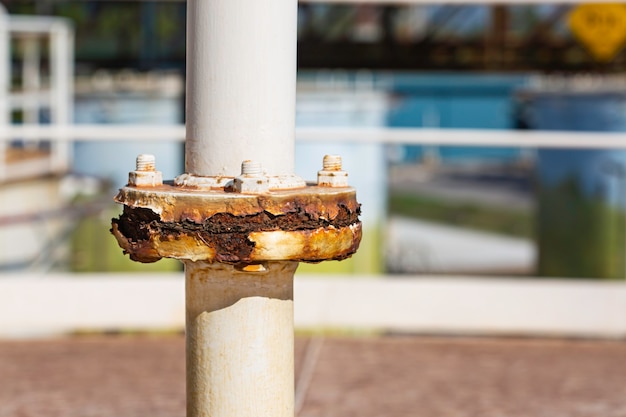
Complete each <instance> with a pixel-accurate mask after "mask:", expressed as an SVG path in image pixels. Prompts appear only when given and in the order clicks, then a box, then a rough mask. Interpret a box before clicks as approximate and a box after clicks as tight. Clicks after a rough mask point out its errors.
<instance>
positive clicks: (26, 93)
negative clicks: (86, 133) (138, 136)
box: [0, 7, 74, 181]
mask: <svg viewBox="0 0 626 417" xmlns="http://www.w3.org/2000/svg"><path fill="white" fill-rule="evenodd" d="M11 39H14V40H16V41H17V42H18V43H20V44H21V47H22V48H21V50H22V51H23V54H22V56H21V59H22V63H23V65H22V72H21V74H20V77H19V78H20V80H21V85H20V87H19V89H18V90H16V91H11V86H10V80H11V78H12V76H11V67H12V64H11V63H12V60H11V57H12V51H11V42H10V41H11ZM42 40H46V41H47V48H48V50H49V53H48V56H49V57H50V73H49V77H48V82H47V83H44V82H43V77H42V71H41V70H42V68H41V63H40V58H41V54H42V51H41V48H40V44H41V41H42ZM73 66H74V29H73V25H72V23H71V21H69V20H68V19H64V18H58V17H44V16H8V15H6V12H5V10H4V9H3V8H1V7H0V67H2V68H0V102H1V104H0V126H3V127H5V126H10V123H11V119H12V112H13V111H15V110H22V112H23V123H24V124H23V125H22V127H24V128H27V129H28V128H37V126H41V125H40V115H39V112H40V110H42V109H48V110H49V112H50V125H47V126H48V127H54V126H56V125H67V124H69V123H71V122H72V121H73V96H74V94H73V87H74V86H73V73H74V69H73ZM5 139H8V140H20V141H24V142H25V143H28V142H27V141H29V142H30V143H29V144H30V145H34V146H37V144H38V143H39V141H40V140H44V139H49V138H43V137H38V136H31V137H23V136H21V135H12V136H8V137H5ZM0 142H1V143H0V181H3V180H7V179H13V178H14V177H20V176H24V175H31V176H32V175H38V174H46V173H50V172H53V173H54V172H63V171H65V170H67V169H68V168H69V164H70V159H71V154H70V150H71V144H69V143H67V141H55V142H53V143H52V144H51V152H50V154H49V155H47V156H46V157H45V158H44V159H45V160H41V158H40V159H39V163H38V164H37V163H33V161H32V160H26V161H14V162H13V163H12V165H13V167H11V169H8V166H7V160H6V156H7V153H6V152H7V148H8V146H7V142H6V141H0Z"/></svg>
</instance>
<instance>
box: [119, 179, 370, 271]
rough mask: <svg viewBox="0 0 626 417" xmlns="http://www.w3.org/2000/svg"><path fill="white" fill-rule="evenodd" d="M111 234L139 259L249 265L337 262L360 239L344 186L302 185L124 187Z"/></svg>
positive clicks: (356, 209)
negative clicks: (240, 189)
mask: <svg viewBox="0 0 626 417" xmlns="http://www.w3.org/2000/svg"><path fill="white" fill-rule="evenodd" d="M115 201H117V202H118V203H121V204H124V212H123V214H122V215H121V216H120V217H119V219H113V227H112V229H111V232H112V233H113V235H115V237H116V239H117V241H118V243H119V245H120V246H121V247H122V248H123V249H124V251H125V252H126V253H128V254H130V257H131V259H133V260H135V261H139V262H155V261H157V260H159V259H161V258H176V259H181V260H191V261H200V260H202V261H208V262H222V263H228V264H240V263H242V264H251V263H257V262H263V261H303V262H320V261H324V260H341V259H345V258H347V257H349V256H351V255H352V254H353V253H354V252H356V250H357V248H358V246H359V242H360V240H361V222H360V221H359V217H358V216H359V214H360V205H359V204H358V203H357V201H356V191H355V190H354V189H353V188H351V187H338V188H337V187H335V188H332V187H323V186H317V185H307V186H306V187H303V188H298V189H291V190H271V191H267V192H263V193H259V194H242V193H236V192H232V190H231V191H229V190H228V188H226V190H224V189H189V188H185V187H180V186H177V185H175V184H174V183H166V184H163V185H158V186H155V187H136V186H132V185H129V186H126V187H124V188H122V189H121V190H120V192H119V194H118V195H117V196H116V198H115Z"/></svg>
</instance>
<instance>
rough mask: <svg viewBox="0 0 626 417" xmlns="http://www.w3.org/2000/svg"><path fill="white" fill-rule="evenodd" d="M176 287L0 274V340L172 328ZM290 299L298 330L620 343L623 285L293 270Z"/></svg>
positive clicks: (178, 297) (176, 318)
mask: <svg viewBox="0 0 626 417" xmlns="http://www.w3.org/2000/svg"><path fill="white" fill-rule="evenodd" d="M379 278H381V279H379ZM184 288H185V284H184V276H183V274H182V273H179V274H171V273H162V274H145V273H144V274H46V275H34V274H19V275H10V274H5V275H2V276H1V279H0V338H2V337H33V336H42V335H49V334H61V333H68V332H75V331H80V330H87V331H106V330H115V329H117V330H126V329H127V330H143V331H146V330H154V329H157V330H164V329H168V330H176V331H180V330H182V329H183V328H184V323H185V296H184ZM294 293H295V294H294V299H295V303H294V308H295V324H296V327H297V328H301V329H314V330H320V329H322V330H333V329H352V330H372V329H374V330H375V329H380V330H391V331H396V332H418V333H420V332H422V333H423V332H427V333H450V334H486V335H515V336H519V335H532V336H574V337H602V338H624V337H626V284H625V283H623V282H606V281H605V282H602V281H590V280H587V281H582V280H574V281H571V280H570V281H564V280H554V279H551V280H546V279H528V278H526V279H519V278H510V277H509V278H507V277H493V278H480V277H441V276H436V277H431V276H422V275H420V276H403V278H402V279H398V278H395V279H394V277H392V276H376V277H372V276H353V275H350V276H345V275H344V276H342V275H336V276H333V277H332V279H329V277H328V276H323V277H322V276H315V275H302V274H296V279H295V286H294Z"/></svg>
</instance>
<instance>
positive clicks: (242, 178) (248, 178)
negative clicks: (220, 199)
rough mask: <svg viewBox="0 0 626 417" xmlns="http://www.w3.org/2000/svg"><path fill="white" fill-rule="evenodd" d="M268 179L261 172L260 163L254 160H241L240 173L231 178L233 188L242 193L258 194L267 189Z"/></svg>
mask: <svg viewBox="0 0 626 417" xmlns="http://www.w3.org/2000/svg"><path fill="white" fill-rule="evenodd" d="M269 188H270V181H269V178H267V177H266V176H265V175H263V174H262V169H261V164H260V163H258V162H255V161H250V160H247V161H243V163H242V164H241V175H239V176H238V177H235V179H234V180H233V190H234V191H235V192H237V193H242V194H258V193H264V192H267V191H269Z"/></svg>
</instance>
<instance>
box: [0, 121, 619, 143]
mask: <svg viewBox="0 0 626 417" xmlns="http://www.w3.org/2000/svg"><path fill="white" fill-rule="evenodd" d="M37 138H43V139H47V140H51V141H58V142H69V141H76V140H80V141H128V140H129V139H132V140H133V141H147V142H161V141H162V142H170V141H174V140H177V141H181V142H182V141H184V140H185V126H184V125H168V126H154V125H86V124H85V125H54V126H49V125H39V126H28V125H11V126H0V143H1V142H3V141H4V142H6V141H10V140H14V139H24V140H34V139H37ZM296 140H298V141H310V142H330V141H332V142H355V143H382V144H395V145H440V146H476V147H480V146H489V147H513V148H516V147H518V148H580V149H624V148H626V133H624V132H580V131H539V130H497V129H431V128H396V127H367V128H358V127H299V128H296Z"/></svg>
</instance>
